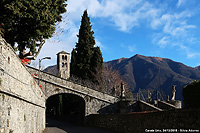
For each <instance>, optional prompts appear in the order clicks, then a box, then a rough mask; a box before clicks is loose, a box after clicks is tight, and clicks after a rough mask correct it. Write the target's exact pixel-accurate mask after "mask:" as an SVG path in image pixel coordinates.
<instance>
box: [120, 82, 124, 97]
mask: <svg viewBox="0 0 200 133" xmlns="http://www.w3.org/2000/svg"><path fill="white" fill-rule="evenodd" d="M120 98H121V99H125V89H124V84H123V83H121V96H120Z"/></svg>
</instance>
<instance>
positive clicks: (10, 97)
mask: <svg viewBox="0 0 200 133" xmlns="http://www.w3.org/2000/svg"><path fill="white" fill-rule="evenodd" d="M44 128H45V95H44V94H43V91H42V90H41V88H40V87H39V86H38V85H37V83H36V82H35V79H34V78H33V77H32V76H31V74H30V73H29V72H28V71H27V68H26V67H25V66H24V65H23V64H22V63H21V61H20V59H19V58H18V56H17V55H16V53H15V51H14V50H13V49H12V47H11V46H10V45H9V44H7V43H6V41H5V40H4V39H3V38H1V37H0V133H12V132H14V133H41V132H42V130H44Z"/></svg>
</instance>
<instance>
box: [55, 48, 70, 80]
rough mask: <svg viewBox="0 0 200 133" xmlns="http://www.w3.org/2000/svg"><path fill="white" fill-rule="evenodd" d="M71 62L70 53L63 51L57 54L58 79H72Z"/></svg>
mask: <svg viewBox="0 0 200 133" xmlns="http://www.w3.org/2000/svg"><path fill="white" fill-rule="evenodd" d="M69 60H70V54H69V53H67V52H65V51H61V52H59V53H57V76H58V77H61V78H64V79H68V78H69V77H70V68H69V67H70V64H69Z"/></svg>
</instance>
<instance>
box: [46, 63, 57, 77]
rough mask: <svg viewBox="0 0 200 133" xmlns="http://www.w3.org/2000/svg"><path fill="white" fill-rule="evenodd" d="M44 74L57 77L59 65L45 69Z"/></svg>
mask: <svg viewBox="0 0 200 133" xmlns="http://www.w3.org/2000/svg"><path fill="white" fill-rule="evenodd" d="M44 72H47V73H50V74H53V75H55V76H57V65H53V66H48V67H47V68H45V69H44Z"/></svg>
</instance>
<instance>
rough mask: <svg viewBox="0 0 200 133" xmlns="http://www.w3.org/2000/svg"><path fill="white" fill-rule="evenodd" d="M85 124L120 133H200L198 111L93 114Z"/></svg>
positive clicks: (199, 115)
mask: <svg viewBox="0 0 200 133" xmlns="http://www.w3.org/2000/svg"><path fill="white" fill-rule="evenodd" d="M87 122H88V123H87V124H88V125H89V126H92V127H99V128H104V129H109V130H113V131H118V132H120V133H143V132H173V131H174V132H183V130H185V132H190V131H191V132H200V109H188V110H170V111H159V112H149V113H145V112H143V113H131V114H101V115H95V114H94V115H90V116H88V117H87ZM186 130H187V131H186ZM189 130H190V131H189Z"/></svg>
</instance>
